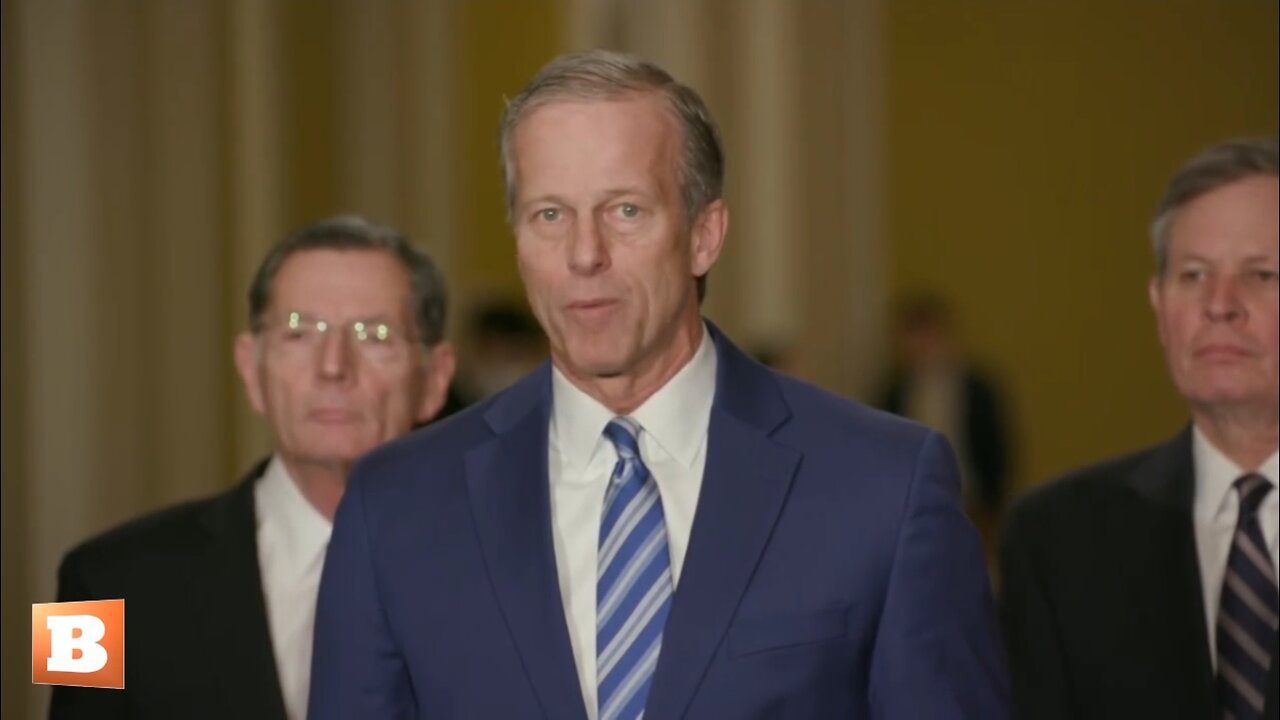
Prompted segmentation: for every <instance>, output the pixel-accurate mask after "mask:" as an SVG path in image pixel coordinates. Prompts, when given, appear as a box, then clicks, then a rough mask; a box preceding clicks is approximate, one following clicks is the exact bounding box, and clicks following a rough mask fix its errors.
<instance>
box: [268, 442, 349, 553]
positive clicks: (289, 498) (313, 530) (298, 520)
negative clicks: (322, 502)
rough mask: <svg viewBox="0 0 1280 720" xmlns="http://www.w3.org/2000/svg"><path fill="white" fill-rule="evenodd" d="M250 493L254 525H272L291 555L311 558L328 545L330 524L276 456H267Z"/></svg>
mask: <svg viewBox="0 0 1280 720" xmlns="http://www.w3.org/2000/svg"><path fill="white" fill-rule="evenodd" d="M254 495H255V497H254V499H255V501H256V504H257V515H258V524H259V525H264V524H265V525H274V526H276V528H277V529H278V532H279V537H280V538H282V539H283V541H284V542H286V543H287V544H288V546H289V550H290V553H289V554H290V555H291V556H293V557H297V558H305V557H311V556H313V555H314V554H315V553H318V552H322V551H323V550H324V549H325V547H326V546H328V544H329V535H330V534H331V533H332V532H333V523H332V522H330V520H329V518H327V517H325V516H324V515H322V514H321V513H320V511H319V510H316V508H315V506H314V505H312V504H311V502H310V501H308V500H307V498H306V496H304V495H303V494H302V491H301V490H300V489H298V485H297V483H296V482H294V480H293V478H292V477H291V476H290V475H289V468H287V467H286V466H285V464H284V461H283V460H281V459H280V456H279V455H273V456H272V457H271V462H270V463H268V464H267V469H266V470H265V471H264V472H263V474H262V479H261V480H259V481H258V485H257V487H256V488H255V492H254Z"/></svg>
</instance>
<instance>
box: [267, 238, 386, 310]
mask: <svg viewBox="0 0 1280 720" xmlns="http://www.w3.org/2000/svg"><path fill="white" fill-rule="evenodd" d="M273 284H274V287H273V288H272V295H273V300H275V301H276V304H285V303H288V302H300V301H305V302H308V303H313V304H324V305H330V306H341V305H344V304H351V303H354V302H359V303H365V304H368V303H371V302H373V303H378V302H379V301H381V302H384V303H385V302H397V301H399V300H402V299H406V298H407V297H408V294H409V278H408V273H407V271H406V270H405V269H404V267H403V266H402V265H401V263H400V262H399V261H398V260H397V259H396V258H395V257H393V256H392V255H391V254H390V253H388V252H386V251H383V250H379V249H369V248H353V249H340V250H335V249H328V248H322V249H307V250H299V251H297V252H295V253H293V254H292V255H290V256H289V257H288V258H286V259H285V261H284V262H283V263H282V264H281V266H280V271H279V273H278V274H277V275H276V278H275V282H274V283H273Z"/></svg>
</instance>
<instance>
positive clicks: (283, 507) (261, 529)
mask: <svg viewBox="0 0 1280 720" xmlns="http://www.w3.org/2000/svg"><path fill="white" fill-rule="evenodd" d="M253 498H254V512H255V514H256V516H257V523H258V531H257V533H258V569H259V572H261V573H262V592H263V596H264V599H265V600H266V602H267V628H268V629H269V630H270V633H271V648H272V649H273V650H274V651H275V658H276V672H277V673H278V674H279V676H280V690H281V692H282V693H283V695H284V708H285V713H286V714H287V715H288V716H289V718H290V720H302V719H303V718H305V717H306V716H307V693H308V692H309V691H310V689H311V637H312V631H313V629H314V627H315V620H316V594H317V593H318V592H319V590H320V570H321V569H322V568H323V566H324V553H325V550H326V549H327V548H328V547H329V535H330V533H331V532H332V531H333V523H331V522H330V521H329V519H328V518H326V517H325V516H324V515H322V514H320V511H319V510H316V508H315V506H313V505H312V504H311V503H310V502H308V501H307V499H306V497H304V496H303V495H302V491H301V490H299V489H298V486H297V484H295V483H294V481H293V478H291V477H289V470H288V469H287V468H286V467H285V465H284V462H283V461H282V460H280V457H279V456H275V457H273V458H271V462H270V464H268V465H267V469H266V472H264V473H263V475H262V479H261V480H259V481H258V484H257V486H256V487H254V489H253Z"/></svg>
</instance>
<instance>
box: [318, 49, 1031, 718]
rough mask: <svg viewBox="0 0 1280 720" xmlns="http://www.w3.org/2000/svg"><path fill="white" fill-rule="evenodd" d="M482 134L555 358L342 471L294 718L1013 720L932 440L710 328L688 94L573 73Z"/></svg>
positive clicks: (549, 75) (637, 72)
mask: <svg viewBox="0 0 1280 720" xmlns="http://www.w3.org/2000/svg"><path fill="white" fill-rule="evenodd" d="M502 127H503V135H502V149H503V162H504V167H505V169H506V173H507V174H506V179H507V189H508V209H509V210H510V220H511V225H512V229H513V232H514V234H515V245H516V256H517V261H518V264H519V268H520V275H521V278H522V280H523V282H524V284H525V289H526V291H527V293H528V297H529V302H530V305H531V307H532V308H533V312H534V315H535V316H536V317H537V318H538V321H539V323H540V324H541V326H542V328H543V330H544V332H545V333H546V335H547V337H548V339H549V343H550V347H551V362H549V363H544V364H543V365H542V366H541V367H539V368H538V369H537V370H535V371H534V372H533V373H532V374H530V375H527V376H526V377H524V378H523V379H521V380H520V381H518V382H517V383H516V384H515V385H513V386H512V387H510V388H508V389H507V390H505V391H503V392H501V393H499V394H497V395H495V396H493V397H492V398H490V399H489V400H487V401H485V402H483V403H481V404H479V405H477V406H476V407H474V408H472V409H470V410H467V411H466V412H463V413H461V414H459V415H457V416H455V417H454V418H453V419H452V420H451V421H450V422H448V423H445V424H443V425H440V426H437V427H435V428H433V429H431V430H428V431H426V432H424V433H420V434H415V435H414V436H412V437H410V438H407V439H406V440H404V441H401V442H396V443H392V444H390V445H388V446H386V447H385V448H382V449H381V450H379V451H378V452H375V453H373V454H371V455H370V456H369V458H367V459H366V460H365V461H364V462H362V463H361V464H360V466H359V467H358V468H357V469H356V471H355V473H354V474H353V477H352V480H351V487H350V489H349V491H348V492H347V494H346V496H345V497H344V498H343V501H342V506H341V507H340V509H339V511H338V516H337V521H336V523H335V525H334V534H333V541H332V544H331V545H330V548H329V554H328V557H327V558H326V561H325V570H324V578H323V580H322V582H321V589H320V600H319V605H318V608H317V616H316V646H315V647H316V652H315V655H314V662H315V665H314V682H313V683H312V696H311V711H312V717H313V720H327V719H329V718H333V719H334V720H338V719H344V720H345V719H346V718H366V717H367V718H375V717H376V718H410V717H428V718H434V719H436V720H440V719H444V718H491V717H492V718H499V717H500V718H557V720H559V719H568V720H586V719H591V720H596V719H600V720H613V719H614V718H628V719H634V718H638V717H641V716H642V715H643V716H645V717H652V718H677V717H685V718H714V719H715V720H720V719H721V718H766V717H768V718H772V717H804V718H818V717H832V718H834V717H845V718H909V717H911V718H914V717H922V718H939V719H943V718H974V719H975V720H976V719H978V718H982V719H984V720H999V718H1002V717H1005V716H1006V715H1007V712H1008V708H1007V698H1006V694H1007V690H1008V688H1007V678H1006V670H1005V667H1004V658H1003V652H1002V649H1001V647H1000V642H999V637H998V632H997V625H996V618H995V612H994V606H993V603H992V601H991V597H990V591H989V588H988V583H987V576H986V572H985V568H984V565H983V556H982V548H981V544H980V542H979V540H978V537H977V533H975V532H974V530H973V528H972V527H971V526H970V525H969V523H968V522H967V521H966V520H965V517H964V515H963V513H962V512H961V509H960V503H959V480H958V477H957V472H956V466H955V462H954V458H953V455H952V453H951V451H950V449H949V447H948V446H947V442H946V440H945V439H944V438H942V437H941V436H940V435H938V434H937V433H934V432H930V431H929V430H927V429H926V428H923V427H920V426H918V425H916V424H914V423H910V422H907V421H905V420H902V419H900V418H895V417H892V416H890V415H888V414H886V413H881V412H877V411H873V410H871V409H869V408H866V407H864V406H861V405H858V404H856V403H853V402H850V401H848V400H846V399H843V398H839V397H836V396H834V395H832V394H830V393H827V392H824V391H822V390H820V389H818V388H816V387H813V386H812V385H807V384H805V383H803V382H800V381H798V380H795V379H793V378H790V377H787V376H784V375H781V374H779V373H776V372H773V371H771V370H769V369H767V368H765V367H763V366H761V365H760V364H758V363H756V362H755V361H753V360H752V359H750V358H749V357H748V356H747V355H746V354H745V353H743V352H742V351H741V350H739V349H738V348H737V347H736V346H735V345H734V344H733V343H732V342H731V341H730V340H729V339H728V338H727V337H726V336H725V335H724V334H723V333H722V332H720V331H719V330H718V329H717V328H716V327H715V326H714V325H712V324H711V323H709V322H707V321H705V320H704V319H703V317H702V315H701V310H700V303H701V300H702V297H703V295H704V290H705V279H706V275H707V273H709V272H710V271H711V269H712V267H713V266H714V265H715V263H716V262H717V260H718V258H719V257H720V252H721V249H722V248H723V246H724V245H723V244H724V240H725V235H726V232H727V229H728V222H729V211H728V206H727V205H726V203H725V201H724V198H723V197H722V194H721V189H722V187H723V181H724V157H723V152H722V149H721V145H720V141H719V135H718V131H717V130H716V127H715V123H714V121H713V120H712V118H711V115H710V112H709V111H708V109H707V107H706V106H705V104H704V103H703V101H702V99H701V98H700V97H699V96H698V94H697V93H696V92H695V91H694V90H692V89H690V88H688V87H687V86H684V85H681V84H679V83H678V82H677V81H675V80H674V79H673V78H672V77H671V76H670V75H668V74H667V73H666V71H664V70H662V69H661V68H659V67H657V66H655V65H653V64H651V63H648V62H644V61H642V60H639V59H637V58H634V57H631V56H627V55H620V54H617V53H609V52H603V51H596V52H590V53H584V54H580V55H570V56H564V57H560V58H558V59H556V60H554V61H553V62H552V63H550V64H549V65H547V66H545V67H544V68H543V69H542V70H541V71H539V73H538V74H537V76H535V78H534V79H533V80H532V82H531V83H530V84H529V85H528V86H526V88H525V89H524V90H523V91H521V92H520V94H519V95H517V96H516V98H515V99H514V100H512V101H511V102H510V103H509V104H508V106H507V111H506V114H505V115H504V119H503V123H502ZM424 467H431V468H436V469H438V472H433V473H431V474H430V476H428V475H426V474H424V473H423V472H422V470H421V469H422V468H424Z"/></svg>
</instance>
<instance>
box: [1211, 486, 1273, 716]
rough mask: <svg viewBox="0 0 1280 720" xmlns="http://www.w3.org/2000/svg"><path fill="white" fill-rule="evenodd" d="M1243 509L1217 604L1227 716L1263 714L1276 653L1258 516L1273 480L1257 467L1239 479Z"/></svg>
mask: <svg viewBox="0 0 1280 720" xmlns="http://www.w3.org/2000/svg"><path fill="white" fill-rule="evenodd" d="M1235 489H1236V492H1237V493H1238V494H1239V497H1240V514H1239V516H1238V519H1237V520H1236V534H1235V537H1234V538H1233V539H1232V541H1231V553H1230V554H1229V555H1228V556H1227V573H1226V578H1225V579H1224V581H1223V584H1222V603H1221V604H1220V605H1219V607H1218V627H1217V634H1218V635H1217V637H1218V699H1219V701H1220V703H1221V707H1222V713H1223V717H1225V718H1234V720H1246V719H1252V718H1262V711H1263V706H1264V705H1265V703H1266V693H1267V675H1268V673H1269V672H1270V669H1271V664H1272V663H1274V662H1275V657H1276V628H1277V616H1278V615H1280V600H1278V599H1277V590H1276V572H1275V566H1274V565H1272V563H1271V556H1270V554H1269V553H1268V552H1267V543H1266V540H1265V538H1264V537H1263V535H1262V526H1261V524H1260V523H1259V522H1258V507H1259V506H1261V505H1262V501H1263V500H1264V499H1266V497H1267V494H1268V493H1270V492H1271V489H1272V487H1271V482H1270V481H1269V480H1267V479H1266V478H1264V477H1262V476H1261V475H1258V474H1256V473H1251V474H1249V475H1245V476H1244V477H1242V478H1240V479H1239V480H1236V482H1235Z"/></svg>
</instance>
